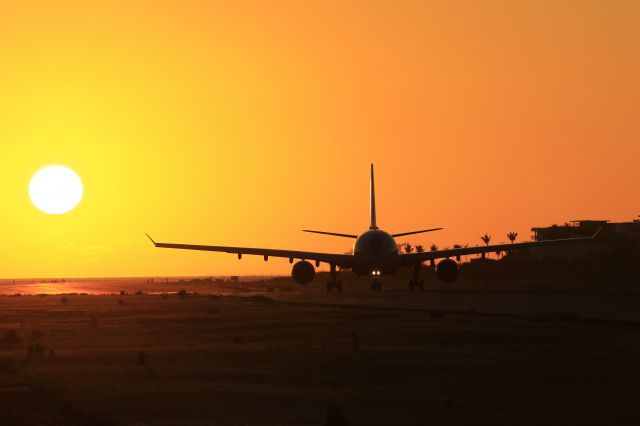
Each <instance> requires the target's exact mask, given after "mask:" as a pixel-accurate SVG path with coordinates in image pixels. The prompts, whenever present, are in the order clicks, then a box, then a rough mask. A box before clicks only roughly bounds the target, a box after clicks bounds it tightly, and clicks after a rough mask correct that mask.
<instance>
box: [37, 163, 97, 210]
mask: <svg viewBox="0 0 640 426" xmlns="http://www.w3.org/2000/svg"><path fill="white" fill-rule="evenodd" d="M83 192H84V188H83V186H82V181H81V180H80V177H79V176H78V175H77V174H76V172H74V171H73V170H71V169H70V168H68V167H64V166H48V167H45V168H43V169H40V170H38V172H37V173H36V174H35V175H33V177H32V178H31V183H29V197H30V198H31V202H32V203H33V205H34V206H36V207H37V208H38V209H40V210H42V211H43V212H45V213H49V214H64V213H67V212H69V211H71V210H73V209H74V208H75V207H76V206H77V205H78V204H79V203H80V200H82V194H83Z"/></svg>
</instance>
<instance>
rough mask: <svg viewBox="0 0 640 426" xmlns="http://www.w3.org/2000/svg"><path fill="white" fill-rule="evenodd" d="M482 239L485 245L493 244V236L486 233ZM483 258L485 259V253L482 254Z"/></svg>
mask: <svg viewBox="0 0 640 426" xmlns="http://www.w3.org/2000/svg"><path fill="white" fill-rule="evenodd" d="M480 239H481V240H482V242H483V243H485V244H486V245H487V246H488V245H489V243H490V242H491V235H489V234H487V233H486V232H485V233H484V235H483V236H482V237H480ZM482 258H483V259H484V258H485V253H482Z"/></svg>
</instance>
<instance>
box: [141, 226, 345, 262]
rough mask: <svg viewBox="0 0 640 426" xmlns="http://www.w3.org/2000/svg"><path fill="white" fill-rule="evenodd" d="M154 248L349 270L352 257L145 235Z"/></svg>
mask: <svg viewBox="0 0 640 426" xmlns="http://www.w3.org/2000/svg"><path fill="white" fill-rule="evenodd" d="M147 237H148V238H149V239H150V240H151V242H152V243H153V245H154V246H156V247H160V248H172V249H181V250H199V251H217V252H222V253H234V254H237V255H238V257H239V258H240V257H241V256H242V255H243V254H249V255H256V256H263V257H264V259H265V260H267V259H268V258H269V257H284V258H289V259H291V260H293V259H301V260H315V261H317V262H325V263H329V264H333V265H336V266H340V267H341V268H350V267H351V260H352V259H353V255H350V254H333V253H317V252H310V251H296V250H279V249H264V248H252V247H229V246H204V245H195V244H175V243H157V242H155V241H154V240H153V238H151V237H150V236H149V234H147Z"/></svg>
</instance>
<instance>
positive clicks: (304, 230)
mask: <svg viewBox="0 0 640 426" xmlns="http://www.w3.org/2000/svg"><path fill="white" fill-rule="evenodd" d="M302 232H311V233H313V234H324V235H333V236H334V237H345V238H358V236H357V235H352V234H340V233H338V232H324V231H312V230H311V229H303V230H302Z"/></svg>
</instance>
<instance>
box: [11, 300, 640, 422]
mask: <svg viewBox="0 0 640 426" xmlns="http://www.w3.org/2000/svg"><path fill="white" fill-rule="evenodd" d="M407 294H408V293H407V292H397V293H394V292H388V293H386V294H385V293H384V292H382V294H381V295H376V296H375V297H377V299H371V297H374V296H370V293H366V294H364V293H363V294H362V295H352V296H349V295H348V294H346V295H345V294H341V295H338V294H336V295H333V296H332V297H333V298H332V299H327V298H326V296H325V295H323V294H321V293H320V292H316V293H314V292H311V293H309V294H308V295H305V294H298V295H295V297H293V298H288V299H287V301H295V302H311V303H312V302H316V301H319V300H320V301H324V303H326V302H336V303H348V304H355V303H361V304H362V306H365V307H366V306H367V305H369V306H373V305H375V304H377V305H380V304H382V303H385V304H386V305H385V306H391V307H393V306H396V307H398V306H404V307H406V308H412V309H413V308H415V307H424V310H423V311H420V310H415V311H412V310H402V309H398V310H379V309H354V308H348V307H347V308H341V309H336V308H335V307H332V306H314V305H298V304H289V303H281V302H279V301H277V300H276V301H274V300H273V299H271V298H268V297H265V296H262V295H253V296H249V297H206V296H198V295H193V294H189V296H188V297H187V296H185V297H184V298H180V297H177V296H175V297H174V296H170V297H167V298H162V297H158V295H139V296H120V295H114V296H80V295H77V296H72V295H70V296H66V297H68V299H69V303H68V304H61V303H60V299H58V298H51V297H48V298H47V297H25V296H23V297H0V310H1V311H2V312H3V316H2V320H1V321H2V322H1V323H0V330H4V332H3V333H5V332H7V330H14V331H15V333H16V335H17V336H18V337H19V339H20V340H19V341H18V342H14V343H12V344H11V345H4V346H2V347H0V376H1V377H2V378H3V380H2V381H1V382H0V383H2V385H1V386H2V387H0V392H2V395H5V398H4V399H3V403H4V404H5V405H7V407H6V408H5V409H4V411H5V413H6V416H7V417H6V418H10V419H13V420H16V421H17V422H19V423H16V424H56V425H57V424H60V425H64V424H94V425H143V424H144V425H322V424H336V425H337V424H343V425H344V424H346V423H344V422H345V421H347V420H348V424H349V425H392V424H393V425H414V424H456V425H489V424H491V425H514V424H518V425H543V424H576V425H578V424H580V425H586V424H594V425H595V424H618V425H620V424H633V422H634V420H635V419H636V418H637V416H638V414H640V408H639V407H638V404H637V397H636V391H637V386H638V384H640V372H639V371H640V370H638V369H637V360H638V359H639V358H640V343H639V341H638V339H637V334H638V327H636V326H634V325H633V324H631V323H622V322H620V323H617V322H589V321H586V319H584V318H583V315H561V314H558V312H573V311H570V310H567V309H565V310H563V309H556V308H555V307H554V308H553V309H550V308H549V310H545V308H546V307H545V306H538V308H537V310H535V309H533V310H532V314H531V315H529V314H522V315H511V316H510V315H486V313H487V309H486V307H487V306H488V305H489V301H488V300H484V301H483V302H482V303H479V305H478V306H479V307H478V308H477V309H471V308H472V307H473V308H475V307H476V306H475V305H473V304H471V303H470V302H469V298H471V299H473V297H472V296H473V294H474V293H473V292H472V293H469V294H467V293H465V294H460V295H458V296H456V298H454V301H453V302H447V303H448V305H447V303H445V302H444V301H443V296H442V294H440V293H437V292H429V291H425V292H424V293H419V294H412V295H411V297H410V298H408V297H407ZM383 297H385V298H387V299H386V300H387V302H384V300H385V299H383ZM416 298H421V299H419V300H418V299H416ZM437 298H440V303H439V305H440V309H438V310H433V304H434V299H437ZM122 299H124V300H125V301H126V303H125V304H123V305H121V304H118V303H117V300H122ZM516 300H520V299H513V300H511V303H512V304H513V303H515V302H514V301H516ZM592 302H593V303H596V302H597V301H596V300H593V301H592ZM505 303H506V304H509V303H510V301H509V298H508V296H505V295H504V294H502V293H499V294H497V295H496V296H495V297H494V307H495V308H496V311H498V310H499V309H498V308H499V307H501V306H504V304H505ZM518 303H520V302H518ZM454 308H455V309H454ZM578 308H579V307H577V308H576V307H575V306H574V307H573V308H572V309H578ZM514 309H515V308H514ZM535 312H538V313H539V314H538V316H535V315H534V313H535ZM554 312H555V313H554ZM35 330H37V331H38V332H37V333H34V332H33V331H35ZM38 345H39V346H38ZM29 348H31V353H29ZM40 348H42V349H40ZM8 389H18V390H17V391H9V390H8ZM20 389H22V390H20ZM7 395H8V396H7ZM9 404H10V406H9ZM341 422H342V423H341Z"/></svg>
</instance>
